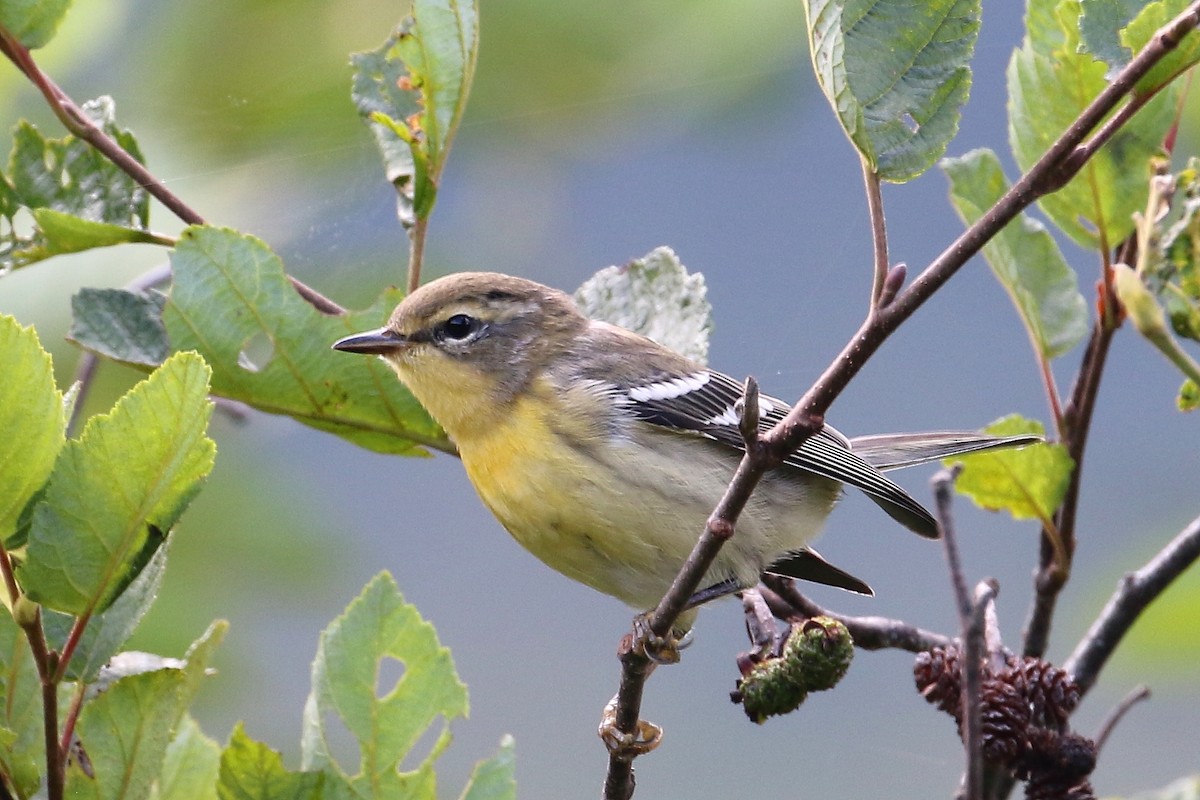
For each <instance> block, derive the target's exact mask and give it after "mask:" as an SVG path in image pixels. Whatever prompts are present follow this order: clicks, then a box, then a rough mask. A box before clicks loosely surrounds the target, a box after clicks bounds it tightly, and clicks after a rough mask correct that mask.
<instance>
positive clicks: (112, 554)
mask: <svg viewBox="0 0 1200 800" xmlns="http://www.w3.org/2000/svg"><path fill="white" fill-rule="evenodd" d="M209 375H210V371H209V368H208V366H207V365H206V364H205V363H204V361H203V360H202V359H201V358H200V357H199V356H197V355H196V354H194V353H180V354H177V355H175V356H173V357H172V358H171V359H169V360H168V361H167V362H166V363H165V364H163V366H162V367H160V368H159V369H158V370H156V371H155V372H154V373H153V374H152V375H151V376H150V377H149V378H148V379H146V380H145V381H143V382H141V383H140V384H138V385H137V386H135V387H134V388H133V389H132V390H130V392H129V393H128V394H126V395H125V396H124V397H123V398H121V400H120V401H119V402H118V403H117V405H116V407H115V408H114V409H113V410H112V412H110V413H109V414H106V415H103V416H97V417H93V418H92V419H91V420H89V421H88V424H87V426H86V427H85V428H84V431H83V434H82V436H80V438H79V439H77V440H72V441H70V442H68V443H67V445H66V446H65V447H64V448H63V449H62V451H61V452H60V453H59V457H58V460H57V461H56V462H55V465H54V471H53V472H52V473H51V475H50V480H49V482H48V484H47V487H46V494H45V497H44V498H43V499H42V501H41V502H40V503H39V504H38V506H37V508H36V509H35V510H34V514H33V523H32V527H31V530H30V533H29V546H28V552H27V558H26V561H25V563H24V564H23V565H22V566H21V569H20V572H19V578H20V581H21V584H22V586H23V587H24V588H25V591H26V592H27V593H28V594H29V596H30V598H31V599H33V600H34V601H36V602H39V603H42V604H44V605H46V606H48V607H49V608H52V609H54V610H56V611H62V612H65V613H68V614H74V615H80V614H85V613H98V612H102V611H104V610H105V609H106V608H108V606H109V605H110V604H111V603H112V601H113V600H115V599H116V598H117V597H118V596H119V595H120V593H121V592H122V591H123V590H124V589H125V587H127V586H128V585H129V583H130V581H132V580H133V579H134V578H136V577H137V575H138V573H139V572H140V571H141V569H142V568H143V567H145V566H146V564H147V563H148V562H149V560H150V559H151V557H152V556H153V554H154V551H155V550H156V549H157V548H158V547H159V546H161V544H162V541H163V539H164V538H165V536H166V533H167V531H169V530H170V529H171V526H172V525H174V524H175V521H176V520H177V519H178V518H179V515H180V514H181V513H182V512H183V510H184V508H186V507H187V504H188V503H189V502H190V501H191V499H192V497H193V496H194V495H195V494H196V492H197V491H198V490H199V488H200V483H201V481H202V480H203V479H204V477H205V476H207V475H208V472H209V470H211V469H212V463H213V456H214V453H215V452H216V448H215V446H214V445H213V443H212V441H211V440H210V439H209V438H208V437H207V436H205V429H206V427H207V425H208V419H209V416H210V415H211V412H212V403H210V402H209V401H208V399H207V395H208V378H209Z"/></svg>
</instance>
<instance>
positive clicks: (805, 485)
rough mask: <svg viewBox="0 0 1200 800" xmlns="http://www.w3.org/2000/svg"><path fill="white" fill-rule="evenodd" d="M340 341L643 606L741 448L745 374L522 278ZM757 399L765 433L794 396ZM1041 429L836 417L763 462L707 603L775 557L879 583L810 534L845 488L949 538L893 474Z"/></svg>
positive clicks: (548, 539)
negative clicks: (376, 364)
mask: <svg viewBox="0 0 1200 800" xmlns="http://www.w3.org/2000/svg"><path fill="white" fill-rule="evenodd" d="M333 347H334V348H336V349H338V350H344V351H347V352H351V353H365V354H373V355H379V356H381V357H383V359H384V360H385V361H387V363H388V364H389V365H391V367H392V368H393V369H394V370H395V371H396V374H397V375H399V377H400V380H401V381H403V382H404V383H405V384H406V385H407V386H408V388H409V389H410V390H411V391H412V393H413V395H415V396H416V398H417V400H418V401H420V402H421V404H422V405H423V406H424V407H425V408H426V410H427V411H429V413H430V414H431V415H432V416H433V418H434V419H436V420H437V421H438V423H439V424H440V425H441V426H442V427H443V428H444V429H445V430H446V433H447V434H448V435H449V436H450V438H451V440H453V442H454V444H455V445H456V446H457V448H458V452H459V454H460V456H461V457H462V462H463V466H465V467H466V470H467V475H468V476H469V477H470V479H471V483H472V484H474V486H475V489H476V490H477V491H478V493H479V496H480V498H482V499H483V502H484V504H485V505H486V506H487V507H488V508H489V509H491V511H492V513H493V514H495V516H496V518H497V519H498V520H499V521H500V523H501V524H502V525H503V526H504V527H505V528H506V529H508V532H509V533H511V534H512V536H513V538H515V539H516V540H517V541H518V542H520V543H521V545H523V546H524V547H525V548H526V549H527V550H529V551H530V552H531V553H533V554H534V555H535V556H537V557H538V558H540V559H541V560H542V561H544V562H545V563H546V564H548V565H549V566H551V567H553V568H554V569H556V570H558V571H559V572H561V573H563V574H564V575H567V576H568V577H571V578H574V579H575V580H577V581H580V582H581V583H584V584H587V585H588V586H591V587H593V588H595V589H598V590H600V591H601V592H604V593H606V594H610V595H613V596H615V597H618V598H620V599H621V600H623V601H625V602H626V603H628V604H630V605H632V606H634V607H636V608H638V609H648V608H651V607H653V606H654V605H655V604H657V603H658V601H659V599H660V598H661V597H662V596H663V594H664V593H665V592H666V590H667V589H668V588H669V587H670V585H671V582H672V580H673V579H674V578H675V575H676V573H677V572H678V571H679V568H680V567H681V566H682V565H683V562H684V561H685V560H686V558H687V556H688V554H689V553H690V552H691V550H692V547H693V546H694V545H695V543H696V540H697V538H698V536H699V534H700V532H701V531H702V530H703V528H704V524H705V521H706V519H707V518H708V516H709V514H710V513H711V512H712V510H713V507H714V506H715V505H716V503H717V500H718V499H719V498H720V497H721V495H722V493H723V492H724V490H725V488H726V486H727V485H728V483H729V480H730V478H731V477H732V475H733V472H734V469H735V468H736V467H737V464H738V462H739V461H740V460H741V457H742V449H743V442H742V436H741V433H740V432H739V429H738V420H739V415H738V413H737V411H736V410H735V403H737V402H738V400H739V399H740V398H741V396H742V392H743V388H742V385H741V384H739V383H738V382H737V381H734V380H733V379H732V378H730V377H729V376H727V375H723V374H722V373H720V372H716V371H714V370H711V369H708V368H706V367H704V366H701V365H700V364H697V363H695V362H693V361H691V360H689V359H687V358H685V357H683V356H681V355H679V354H677V353H675V352H673V351H671V350H668V349H667V348H665V347H663V346H661V345H659V344H657V343H655V342H653V341H651V340H649V339H647V338H645V337H642V336H639V335H637V334H635V333H632V332H630V331H627V330H624V329H622V328H618V327H616V326H613V325H609V324H607V323H604V322H597V321H594V320H590V319H588V318H587V317H585V316H584V315H583V314H582V313H580V312H579V310H578V309H577V308H576V307H575V304H574V302H573V301H572V299H571V298H570V297H569V296H568V295H566V294H564V293H563V292H560V291H558V290H556V289H552V288H550V287H548V286H543V285H541V284H538V283H534V282H532V281H528V280H524V279H521V278H514V277H511V276H508V275H500V274H497V273H459V274H455V275H450V276H448V277H445V278H441V279H439V280H435V281H433V282H432V283H429V284H427V285H425V286H424V287H422V288H420V289H418V290H417V291H415V292H413V293H412V294H411V295H409V296H408V297H407V298H405V299H404V301H403V302H401V303H400V305H399V306H398V307H397V308H396V310H395V312H394V313H393V314H392V316H391V319H390V320H389V321H388V324H387V325H386V326H385V327H383V328H380V329H378V330H374V331H369V332H366V333H360V334H356V335H353V336H347V337H346V338H344V339H341V340H339V341H338V342H336V343H335V344H334V345H333ZM759 411H760V419H761V427H762V429H763V430H764V431H765V430H768V429H770V428H771V427H772V426H774V425H775V423H777V422H778V421H779V420H780V419H782V418H783V416H784V415H785V414H786V413H787V411H788V405H787V404H785V403H783V402H782V401H780V400H776V399H775V398H773V397H768V396H766V395H762V396H760V398H759ZM1031 441H1036V437H1022V436H1017V437H992V436H986V435H982V434H979V433H975V432H942V433H925V434H893V435H887V436H869V437H863V438H860V439H853V440H852V439H847V438H846V437H845V436H843V435H842V434H840V433H838V432H837V431H836V430H834V429H833V428H831V427H828V426H826V427H825V428H824V429H823V430H822V431H820V432H819V433H817V434H816V435H814V436H813V437H811V438H809V439H808V440H806V441H805V442H804V443H803V444H802V445H801V446H800V448H799V449H798V450H796V451H795V452H794V453H792V454H791V455H790V456H789V457H788V458H787V459H786V460H785V462H784V463H783V464H782V465H781V466H779V467H777V468H775V469H772V470H770V471H768V472H767V473H766V474H765V475H764V476H763V478H762V480H761V481H760V483H759V485H758V488H757V489H756V490H755V492H754V494H753V495H752V496H751V498H750V501H749V503H748V504H747V506H746V508H745V510H744V512H743V513H742V515H741V518H740V520H739V522H738V527H737V532H736V533H735V534H734V536H733V538H732V539H731V540H730V541H729V542H727V543H726V544H725V546H724V547H723V548H722V549H721V552H720V555H719V556H718V557H717V560H716V562H715V563H714V564H713V566H712V568H711V570H710V572H709V574H708V575H707V576H706V580H705V582H704V584H703V585H704V586H705V587H708V588H707V589H705V590H703V591H702V592H700V593H698V595H697V597H696V598H695V599H696V601H697V602H700V601H703V600H707V599H711V598H713V597H717V596H720V595H722V594H729V593H732V592H735V591H738V590H740V589H744V588H747V587H749V586H753V585H754V584H755V583H756V582H757V580H758V577H759V575H760V574H762V573H763V572H764V571H767V572H773V573H777V574H782V575H787V576H791V577H797V578H803V579H805V580H811V581H816V582H819V583H824V584H828V585H832V586H837V587H840V588H843V589H848V590H850V591H854V592H860V593H864V594H870V593H871V589H870V588H869V587H868V586H867V584H866V583H864V582H863V581H861V580H859V579H858V578H855V577H854V576H852V575H850V574H848V573H846V572H844V571H843V570H841V569H839V568H837V567H835V566H833V565H832V564H830V563H828V562H827V561H825V560H824V559H822V558H821V557H820V556H819V555H817V554H816V553H815V552H814V551H813V550H812V549H810V548H809V547H808V546H807V545H808V542H809V541H811V540H812V539H813V538H814V537H815V536H816V534H817V533H818V532H819V530H820V528H821V526H822V524H823V523H824V521H825V518H826V516H828V514H829V512H830V511H831V510H832V509H833V506H834V503H835V502H836V500H837V499H838V497H839V495H840V494H841V485H842V484H849V485H851V486H854V487H856V488H858V489H861V490H862V491H863V492H865V493H866V494H867V496H868V497H870V498H871V499H872V500H874V501H875V502H876V503H877V504H878V505H879V506H880V507H882V508H883V510H884V511H886V512H887V513H888V514H889V515H891V516H892V517H893V518H894V519H896V520H897V521H899V522H900V523H901V524H903V525H904V526H906V527H907V528H909V529H910V530H912V531H915V532H916V533H918V534H920V535H922V536H926V537H930V538H936V536H937V524H936V523H935V521H934V519H933V517H932V516H931V515H930V514H929V512H928V511H927V510H926V509H925V508H924V507H922V505H921V504H920V503H918V502H917V501H916V500H915V499H913V498H912V497H911V496H909V495H908V493H906V492H905V491H904V490H903V489H902V488H900V487H899V486H898V485H896V484H895V483H893V482H892V481H891V480H889V479H888V478H887V477H886V476H885V475H883V473H882V472H881V471H880V470H884V469H890V468H893V467H902V466H909V465H912V464H919V463H923V462H926V461H933V460H936V459H939V458H943V457H946V456H951V455H955V454H960V453H967V452H973V451H977V450H984V449H990V448H994V447H1008V446H1015V445H1020V444H1026V443H1028V442H1031Z"/></svg>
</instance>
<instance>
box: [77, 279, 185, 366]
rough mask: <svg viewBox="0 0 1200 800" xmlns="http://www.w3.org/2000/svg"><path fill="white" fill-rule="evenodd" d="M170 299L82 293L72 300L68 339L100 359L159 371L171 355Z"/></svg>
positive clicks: (110, 292)
mask: <svg viewBox="0 0 1200 800" xmlns="http://www.w3.org/2000/svg"><path fill="white" fill-rule="evenodd" d="M166 302H167V297H166V295H164V294H161V293H159V292H154V291H151V292H148V293H147V294H137V293H135V292H128V291H125V290H123V289H86V288H85V289H80V290H79V293H78V294H76V295H75V296H73V297H72V298H71V330H70V333H69V334H68V338H70V339H71V340H72V341H74V342H76V343H78V344H80V345H82V346H83V347H86V348H87V349H88V350H91V351H92V352H93V353H96V354H97V355H101V356H104V357H105V358H109V359H112V360H113V361H121V362H123V363H126V364H136V365H138V366H143V367H151V368H153V367H157V366H158V365H159V364H161V363H162V362H163V361H165V360H166V358H167V355H168V354H170V352H171V344H170V342H169V341H168V340H167V329H166V327H165V326H164V325H163V321H162V310H163V306H164V305H166Z"/></svg>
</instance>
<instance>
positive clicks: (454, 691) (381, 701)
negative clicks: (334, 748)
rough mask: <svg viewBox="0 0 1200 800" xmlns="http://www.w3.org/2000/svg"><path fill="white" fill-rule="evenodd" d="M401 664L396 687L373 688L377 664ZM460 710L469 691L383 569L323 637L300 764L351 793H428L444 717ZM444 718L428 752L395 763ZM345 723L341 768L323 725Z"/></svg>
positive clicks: (445, 735)
mask: <svg viewBox="0 0 1200 800" xmlns="http://www.w3.org/2000/svg"><path fill="white" fill-rule="evenodd" d="M393 659H394V660H398V661H399V662H401V663H402V665H403V673H402V675H401V677H400V678H399V679H398V680H396V681H395V683H394V685H389V686H383V687H377V686H376V682H377V678H378V676H379V674H380V666H381V664H383V662H385V661H389V660H393ZM466 713H467V688H466V687H465V686H464V685H463V684H462V682H461V681H460V680H459V678H458V675H457V673H456V672H455V670H454V664H453V662H452V661H451V659H450V651H449V650H447V649H446V648H445V647H443V646H442V644H441V643H440V642H439V641H438V639H437V634H436V632H435V631H434V629H433V626H432V625H430V624H429V623H428V622H426V621H425V620H423V619H422V618H421V616H420V614H418V613H417V610H416V609H415V608H414V607H413V606H411V605H409V604H407V603H405V602H404V598H403V597H402V596H401V594H400V591H399V590H398V589H397V587H396V583H395V581H394V580H393V579H392V577H391V576H390V575H388V574H387V573H381V574H380V575H378V576H376V577H375V578H374V579H373V580H372V581H371V582H370V583H369V584H367V586H366V587H365V588H364V589H363V591H362V593H361V594H360V595H359V596H358V597H357V598H356V599H355V600H354V601H353V602H352V603H350V605H349V606H348V607H347V608H346V611H345V612H344V613H343V614H342V615H341V616H340V617H338V618H337V619H336V620H334V621H333V622H332V623H331V624H330V625H329V627H327V628H326V629H325V631H324V632H323V633H322V634H321V643H320V645H319V647H318V648H317V657H316V659H315V660H314V661H313V668H312V692H311V694H310V695H309V698H308V702H307V703H306V704H305V708H304V733H303V736H302V740H301V744H302V752H303V755H302V762H301V766H302V768H303V769H305V770H315V769H320V770H325V771H327V772H329V773H331V774H332V775H336V776H337V777H338V779H339V780H341V781H344V782H346V783H347V784H348V785H349V786H350V787H351V789H352V790H353V791H354V792H355V793H356V795H357V796H359V797H378V798H386V797H396V796H403V797H408V796H419V797H424V796H427V794H428V796H429V797H432V796H433V795H432V793H431V791H432V787H433V785H434V771H433V768H434V762H435V761H436V760H437V758H438V756H440V755H441V753H442V751H443V750H444V749H445V748H446V746H447V745H448V744H449V741H450V738H449V727H448V722H449V720H451V719H454V718H456V717H461V716H465V715H466ZM438 717H442V719H443V723H442V725H441V732H440V734H436V738H435V741H434V744H433V747H432V750H431V752H430V753H429V754H428V755H427V756H426V757H425V758H424V759H422V760H421V761H420V763H419V764H417V765H416V766H415V768H413V769H410V770H406V771H402V770H401V764H402V762H403V761H404V760H405V759H406V757H407V756H409V754H410V751H411V750H412V749H413V748H414V746H415V745H416V744H417V743H418V741H419V740H420V739H422V737H423V736H424V735H425V734H426V732H427V730H428V729H430V727H431V726H432V725H433V724H434V723H435V721H436V720H437V719H438ZM334 721H336V722H337V723H339V724H340V725H344V726H345V728H346V729H347V730H349V732H350V734H351V735H352V736H353V737H354V740H355V741H356V742H357V743H358V749H359V763H358V764H356V765H343V764H340V763H339V762H338V761H337V760H336V759H335V758H334V757H333V755H332V753H331V748H330V746H329V736H328V728H329V726H330V725H331V724H332V723H333V722H334Z"/></svg>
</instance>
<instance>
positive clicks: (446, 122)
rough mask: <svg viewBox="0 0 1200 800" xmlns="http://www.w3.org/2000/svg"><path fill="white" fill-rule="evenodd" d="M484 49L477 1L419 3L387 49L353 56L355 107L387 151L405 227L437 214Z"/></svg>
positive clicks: (420, 0) (389, 173) (386, 160)
mask: <svg viewBox="0 0 1200 800" xmlns="http://www.w3.org/2000/svg"><path fill="white" fill-rule="evenodd" d="M478 49H479V23H478V11H477V9H476V7H475V4H474V2H472V0H415V2H414V3H413V10H412V15H411V16H409V17H407V18H406V19H405V20H404V22H403V23H401V25H400V27H399V28H397V29H396V31H395V32H394V33H393V34H392V35H391V36H390V37H389V38H388V40H387V41H386V42H384V43H383V45H382V46H380V47H379V48H378V49H376V50H372V51H370V52H365V53H356V54H354V55H353V56H351V64H352V65H353V67H354V82H353V90H352V95H353V98H354V103H355V105H356V106H357V107H358V111H359V114H361V115H362V117H363V118H364V120H366V122H367V123H368V125H369V126H370V128H371V132H372V134H373V135H374V136H375V141H376V143H377V144H378V145H379V149H380V151H381V152H382V154H383V158H384V164H385V166H386V169H387V176H388V180H390V181H391V182H392V184H393V185H394V186H395V187H396V191H397V194H398V195H399V198H398V204H399V208H398V211H399V215H400V221H401V222H402V223H403V224H404V226H405V227H412V226H413V225H414V224H415V223H416V220H417V219H423V218H425V217H428V216H429V212H430V211H432V210H433V204H434V201H435V200H436V199H437V188H438V182H439V179H440V176H441V172H442V167H443V166H445V163H446V156H447V154H448V153H449V151H450V145H451V143H452V142H453V140H454V134H455V133H456V132H457V130H458V125H459V121H460V120H461V119H462V113H463V109H464V108H465V107H466V103H467V95H468V93H469V91H470V88H471V79H472V77H473V76H474V73H475V57H476V53H477V52H478Z"/></svg>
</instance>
